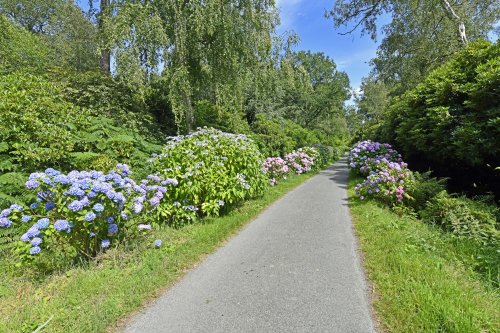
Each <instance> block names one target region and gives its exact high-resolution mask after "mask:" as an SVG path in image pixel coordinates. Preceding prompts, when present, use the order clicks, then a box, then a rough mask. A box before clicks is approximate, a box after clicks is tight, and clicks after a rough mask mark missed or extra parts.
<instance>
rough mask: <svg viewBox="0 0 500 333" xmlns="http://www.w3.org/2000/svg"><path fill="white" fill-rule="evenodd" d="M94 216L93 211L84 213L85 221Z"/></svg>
mask: <svg viewBox="0 0 500 333" xmlns="http://www.w3.org/2000/svg"><path fill="white" fill-rule="evenodd" d="M95 218H96V215H95V213H94V212H88V213H87V214H85V221H87V222H90V221H93V220H95Z"/></svg>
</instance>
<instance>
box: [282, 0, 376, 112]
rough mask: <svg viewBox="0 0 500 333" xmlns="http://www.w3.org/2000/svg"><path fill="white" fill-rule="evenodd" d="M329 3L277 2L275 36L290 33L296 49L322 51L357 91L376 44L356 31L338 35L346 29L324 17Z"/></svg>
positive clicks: (331, 0)
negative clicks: (296, 39)
mask: <svg viewBox="0 0 500 333" xmlns="http://www.w3.org/2000/svg"><path fill="white" fill-rule="evenodd" d="M333 3H334V0H277V6H278V8H279V9H280V18H281V24H280V26H279V27H278V33H283V32H285V31H289V30H293V31H295V32H296V33H297V34H298V36H299V38H300V43H299V45H298V46H297V47H296V49H297V50H311V51H313V52H324V53H325V54H326V55H328V56H329V57H330V58H332V59H333V60H334V61H335V63H336V64H337V68H338V69H339V70H342V71H345V72H347V74H348V75H349V79H350V82H351V87H352V89H353V90H354V91H358V90H359V86H360V84H361V79H362V78H363V77H364V76H367V75H368V73H369V72H370V66H369V64H368V62H369V61H370V59H372V58H373V57H375V54H376V51H377V45H378V43H376V42H374V41H373V40H371V39H370V37H369V36H366V35H365V36H361V31H360V29H358V30H356V31H354V32H353V33H352V34H350V35H340V34H339V33H338V32H344V31H346V28H340V29H335V28H334V26H333V21H332V20H331V19H327V18H325V16H324V13H325V10H327V9H328V10H329V9H331V8H332V6H333ZM382 23H384V22H382ZM379 40H380V36H379ZM351 103H352V101H351ZM349 104H350V103H349Z"/></svg>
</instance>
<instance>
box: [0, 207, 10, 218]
mask: <svg viewBox="0 0 500 333" xmlns="http://www.w3.org/2000/svg"><path fill="white" fill-rule="evenodd" d="M10 213H12V211H11V210H10V209H9V208H6V209H4V210H2V211H1V212H0V217H8V216H9V215H10Z"/></svg>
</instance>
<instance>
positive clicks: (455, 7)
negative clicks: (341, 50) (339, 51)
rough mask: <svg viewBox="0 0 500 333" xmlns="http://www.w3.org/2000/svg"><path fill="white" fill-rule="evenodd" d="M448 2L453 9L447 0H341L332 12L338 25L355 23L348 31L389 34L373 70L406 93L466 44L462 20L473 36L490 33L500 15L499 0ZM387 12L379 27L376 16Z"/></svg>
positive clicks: (395, 90) (382, 44)
mask: <svg viewBox="0 0 500 333" xmlns="http://www.w3.org/2000/svg"><path fill="white" fill-rule="evenodd" d="M448 3H449V4H450V6H451V10H450V9H449V8H447V6H445V5H444V1H443V0H427V1H419V0H402V1H401V0H396V1H391V0H386V1H371V0H361V1H347V0H339V1H335V4H334V6H333V9H332V10H331V11H330V12H329V16H330V17H332V18H333V21H334V24H335V26H336V27H347V28H348V29H350V28H351V24H352V26H354V28H353V29H351V30H348V31H347V32H346V33H351V32H353V31H354V30H356V29H357V28H358V27H360V28H361V33H362V34H365V33H366V34H369V35H370V37H371V38H372V39H373V40H376V38H377V34H378V33H379V32H380V31H383V34H384V38H383V39H382V41H381V43H380V46H379V47H378V50H377V56H376V57H375V58H374V59H373V60H372V65H373V67H374V68H373V72H374V74H375V75H376V77H377V78H378V79H381V80H382V81H383V82H384V83H386V84H389V85H390V86H391V87H392V88H393V91H394V92H395V93H396V94H401V93H403V92H405V91H406V90H408V89H411V88H414V87H415V85H417V84H418V83H419V82H421V81H422V80H423V79H424V78H425V76H426V75H427V74H428V73H429V72H430V71H431V70H433V69H434V68H436V67H438V66H439V65H441V64H443V63H444V62H446V61H447V60H448V59H450V57H451V56H452V55H453V54H454V53H455V52H456V51H458V50H460V49H461V48H462V47H463V46H464V45H465V43H466V42H467V41H466V40H463V36H462V35H461V34H460V31H459V24H463V28H464V30H465V31H464V32H465V35H466V36H467V37H466V39H467V38H468V39H469V40H470V41H474V40H477V39H479V38H488V34H489V33H490V32H491V31H492V30H493V29H494V28H495V25H496V24H497V22H498V20H499V18H500V5H499V4H498V1H495V0H469V1H461V2H456V1H449V2H448ZM384 14H386V15H387V16H388V17H390V21H389V22H388V23H387V24H384V26H383V27H379V26H378V23H379V22H380V21H378V20H377V19H378V18H379V17H380V16H382V15H384ZM383 21H385V20H383Z"/></svg>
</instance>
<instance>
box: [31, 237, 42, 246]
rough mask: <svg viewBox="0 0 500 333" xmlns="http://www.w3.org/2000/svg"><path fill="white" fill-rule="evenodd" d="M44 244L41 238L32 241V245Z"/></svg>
mask: <svg viewBox="0 0 500 333" xmlns="http://www.w3.org/2000/svg"><path fill="white" fill-rule="evenodd" d="M40 244H42V239H41V238H40V237H35V238H33V239H32V240H31V245H33V246H38V245H40Z"/></svg>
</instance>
